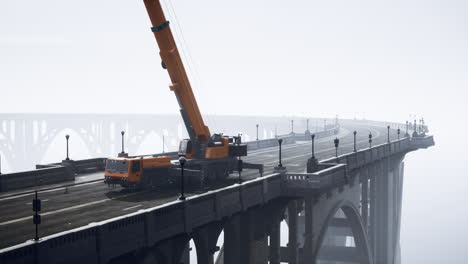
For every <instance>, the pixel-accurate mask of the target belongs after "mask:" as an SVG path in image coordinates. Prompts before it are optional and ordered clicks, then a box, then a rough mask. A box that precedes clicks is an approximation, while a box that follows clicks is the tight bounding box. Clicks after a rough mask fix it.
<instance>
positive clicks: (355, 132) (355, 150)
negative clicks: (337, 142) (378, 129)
mask: <svg viewBox="0 0 468 264" xmlns="http://www.w3.org/2000/svg"><path fill="white" fill-rule="evenodd" d="M356 134H357V131H356V130H354V132H353V135H354V152H357V149H356Z"/></svg>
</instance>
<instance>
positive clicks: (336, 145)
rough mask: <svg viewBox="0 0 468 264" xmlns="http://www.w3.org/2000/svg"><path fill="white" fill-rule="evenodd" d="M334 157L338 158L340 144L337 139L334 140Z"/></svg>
mask: <svg viewBox="0 0 468 264" xmlns="http://www.w3.org/2000/svg"><path fill="white" fill-rule="evenodd" d="M334 142H335V156H336V157H337V158H338V145H339V144H340V140H339V139H338V138H335V140H334Z"/></svg>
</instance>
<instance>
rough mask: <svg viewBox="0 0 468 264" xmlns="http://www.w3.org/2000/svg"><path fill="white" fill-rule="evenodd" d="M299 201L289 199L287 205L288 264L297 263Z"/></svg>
mask: <svg viewBox="0 0 468 264" xmlns="http://www.w3.org/2000/svg"><path fill="white" fill-rule="evenodd" d="M298 203H299V201H296V200H294V201H291V202H290V203H289V205H288V226H289V230H288V231H289V234H288V238H289V241H288V253H289V256H288V260H289V264H298V263H299V243H298V240H297V239H298V237H297V233H298V217H297V216H298V214H299V210H298V206H297V204H298Z"/></svg>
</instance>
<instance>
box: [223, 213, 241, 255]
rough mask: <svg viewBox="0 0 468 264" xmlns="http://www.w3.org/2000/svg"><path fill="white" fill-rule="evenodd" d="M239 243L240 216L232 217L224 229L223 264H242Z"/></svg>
mask: <svg viewBox="0 0 468 264" xmlns="http://www.w3.org/2000/svg"><path fill="white" fill-rule="evenodd" d="M240 243H241V241H240V216H233V217H232V218H231V219H230V220H229V221H228V222H227V223H226V225H225V227H224V264H238V263H242V262H241V260H240Z"/></svg>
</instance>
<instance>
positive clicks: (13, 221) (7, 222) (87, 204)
mask: <svg viewBox="0 0 468 264" xmlns="http://www.w3.org/2000/svg"><path fill="white" fill-rule="evenodd" d="M135 194H139V193H131V194H127V195H123V196H119V197H116V198H123V197H128V196H131V195H135ZM111 200H114V198H111V199H102V200H98V201H93V202H89V203H85V204H79V205H75V206H70V207H66V208H63V209H59V210H55V211H50V212H45V213H41V216H46V215H51V214H57V213H61V212H66V211H71V210H75V209H79V208H82V207H86V206H90V205H95V204H100V203H104V202H107V201H111ZM30 219H32V216H26V217H21V218H17V219H13V220H10V221H6V222H3V223H0V226H4V225H9V224H14V223H18V222H22V221H26V220H30Z"/></svg>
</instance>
